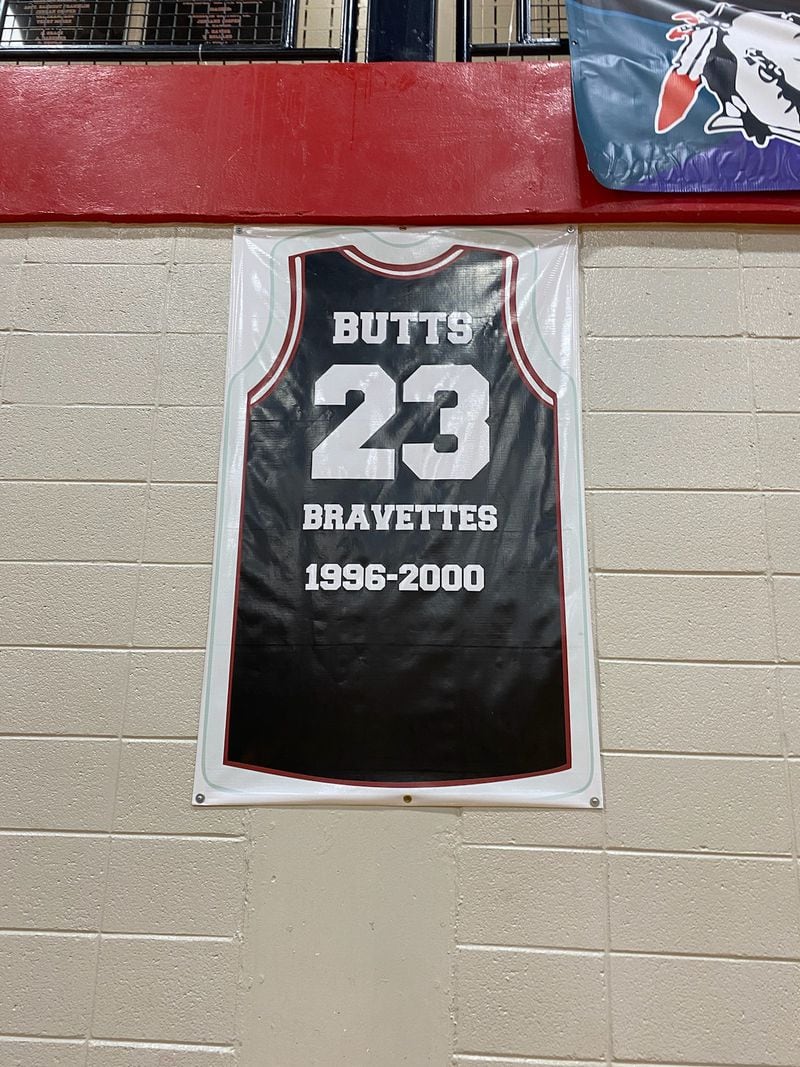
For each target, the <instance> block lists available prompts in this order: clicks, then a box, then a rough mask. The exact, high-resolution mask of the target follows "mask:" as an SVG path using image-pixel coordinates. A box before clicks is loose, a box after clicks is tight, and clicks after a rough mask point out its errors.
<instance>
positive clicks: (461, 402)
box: [311, 363, 489, 481]
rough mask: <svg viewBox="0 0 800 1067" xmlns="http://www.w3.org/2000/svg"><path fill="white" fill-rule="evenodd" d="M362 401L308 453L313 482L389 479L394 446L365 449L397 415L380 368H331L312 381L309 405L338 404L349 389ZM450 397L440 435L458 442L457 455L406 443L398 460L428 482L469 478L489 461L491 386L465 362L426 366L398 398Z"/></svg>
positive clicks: (370, 365) (390, 388)
mask: <svg viewBox="0 0 800 1067" xmlns="http://www.w3.org/2000/svg"><path fill="white" fill-rule="evenodd" d="M354 391H357V392H360V393H363V394H364V400H363V402H362V403H361V404H360V405H359V406H358V407H357V408H356V409H355V411H354V412H353V413H352V414H351V415H348V417H347V418H346V419H345V420H344V422H342V423H340V424H339V426H337V427H336V429H335V430H333V431H332V432H331V433H329V434H328V436H327V437H326V438H325V440H324V441H322V442H321V443H320V444H318V445H317V447H316V448H315V449H314V451H313V452H312V454H311V477H312V478H352V479H376V480H377V479H384V480H388V479H392V478H394V477H395V474H396V464H397V455H396V452H395V449H393V448H364V443H365V442H366V441H368V440H369V439H370V437H372V436H373V435H374V434H376V433H377V432H378V430H380V429H381V427H382V426H385V425H386V423H387V422H388V421H389V419H391V418H392V416H393V415H394V414H395V412H396V410H397V409H396V403H395V397H396V387H395V383H394V382H393V381H392V379H391V378H390V377H389V375H388V374H387V373H386V371H385V370H384V369H383V367H380V366H378V364H377V363H368V364H351V363H339V364H334V366H332V367H330V368H329V369H328V370H327V371H325V373H324V374H323V375H322V376H321V377H320V378H318V379H317V381H316V383H315V385H314V403H315V404H317V405H331V406H339V405H341V404H344V403H346V401H347V394H348V393H349V392H354ZM442 392H448V393H455V394H456V396H457V398H458V402H457V404H456V406H455V407H448V408H442V409H441V410H440V412H439V432H440V433H442V434H451V435H452V436H454V437H455V438H456V439H457V441H458V447H457V448H456V451H455V452H437V451H436V450H435V449H434V447H433V444H432V443H413V444H404V445H403V446H402V447H401V449H400V455H401V458H402V461H403V463H405V465H406V466H407V467H409V468H410V469H411V470H412V471H413V472H414V474H416V476H417V477H418V478H422V479H425V480H428V481H431V480H435V481H440V480H445V479H451V478H452V479H460V480H469V479H470V478H474V477H475V475H476V474H479V473H480V471H482V470H483V468H484V467H485V466H486V464H487V463H488V462H489V426H488V424H487V421H486V420H487V419H488V418H489V383H488V382H487V380H486V379H485V378H484V377H483V375H482V374H480V373H479V372H478V371H477V370H476V369H475V367H473V366H470V365H469V364H443V365H438V364H426V365H424V366H422V367H417V369H416V370H415V371H414V373H413V374H412V375H411V376H410V377H408V378H407V379H406V380H405V382H404V383H403V401H404V402H406V403H422V404H425V403H428V404H429V403H432V402H433V400H434V399H435V396H436V394H437V393H442Z"/></svg>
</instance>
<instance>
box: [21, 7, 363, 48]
mask: <svg viewBox="0 0 800 1067" xmlns="http://www.w3.org/2000/svg"><path fill="white" fill-rule="evenodd" d="M356 11H357V7H356V3H355V0H327V2H326V3H324V4H321V3H319V2H314V0H0V59H17V60H19V59H72V60H76V59H116V60H120V59H140V60H141V59H168V60H175V59H190V60H191V59H209V60H213V59H248V58H250V59H300V60H304V59H322V60H336V59H339V60H342V59H344V60H352V59H355V32H356Z"/></svg>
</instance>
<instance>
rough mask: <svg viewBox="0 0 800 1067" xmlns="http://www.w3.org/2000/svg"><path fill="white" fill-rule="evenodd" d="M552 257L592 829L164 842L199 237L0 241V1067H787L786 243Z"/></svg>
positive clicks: (209, 288) (792, 988)
mask: <svg viewBox="0 0 800 1067" xmlns="http://www.w3.org/2000/svg"><path fill="white" fill-rule="evenodd" d="M581 244H582V253H581V259H582V282H583V309H582V325H583V337H582V361H583V379H584V399H585V426H584V430H585V440H584V451H585V459H586V470H587V497H588V518H589V540H590V552H591V563H592V570H593V598H594V616H595V618H594V625H595V633H596V639H597V653H598V663H599V677H600V683H601V703H600V720H601V731H602V741H603V748H604V753H605V755H604V770H605V790H606V804H607V807H606V810H604V811H601V812H597V811H564V810H562V811H541V810H540V811H502V810H494V811H493V810H484V811H475V810H473V811H468V812H464V813H461V812H459V811H457V810H448V811H444V810H392V811H383V810H365V811H337V810H288V809H259V810H257V811H249V810H237V809H223V810H220V809H217V810H209V809H205V810H204V809H192V808H191V806H190V794H191V782H192V772H193V766H194V737H195V733H196V727H197V714H198V706H199V695H200V679H201V672H202V664H203V651H202V650H203V646H204V642H205V632H206V621H207V620H206V613H207V603H208V590H209V577H210V559H211V548H212V532H213V523H214V507H215V482H216V472H217V449H218V440H219V428H220V412H221V404H222V382H223V369H224V359H225V331H226V328H227V298H228V285H229V267H230V251H231V229H230V228H229V227H220V228H200V227H198V228H179V229H174V228H168V227H152V228H151V227H112V226H103V225H98V226H46V225H30V226H19V227H18V226H6V227H3V228H2V229H0V361H1V363H0V365H1V366H2V373H1V374H0V465H1V466H0V477H2V483H1V484H0V559H2V561H3V562H2V563H1V564H0V693H2V700H0V731H1V732H2V736H1V737H0V765H2V767H3V773H2V775H0V813H2V814H0V819H1V820H2V827H3V830H2V833H0V923H2V928H3V930H2V934H0V970H2V971H3V973H6V974H10V975H11V979H10V980H7V981H4V983H3V984H2V986H1V987H0V1020H2V1023H1V1024H0V1025H1V1026H2V1030H3V1034H2V1036H0V1063H2V1064H4V1065H6V1064H7V1065H9V1067H87V1065H88V1067H226V1065H228V1064H230V1065H231V1067H234V1065H237V1067H399V1065H401V1064H407V1065H409V1067H534V1065H535V1067H544V1065H548V1067H549V1065H556V1067H601V1065H605V1067H612V1065H619V1064H623V1063H624V1064H626V1065H633V1064H635V1065H639V1067H644V1065H654V1064H656V1065H681V1067H699V1065H704V1067H707V1065H715V1067H764V1065H769V1067H796V1064H797V1063H798V1062H800V1023H798V1019H800V880H799V877H798V875H799V871H798V839H797V824H798V822H800V725H798V713H797V709H798V706H800V547H798V546H799V545H800V540H799V539H798V536H797V531H798V528H800V466H798V461H797V457H798V450H799V449H800V359H798V354H797V353H798V347H797V344H798V342H797V338H798V332H800V331H798V321H797V314H796V308H797V301H796V294H797V292H798V288H799V287H800V246H798V242H797V237H796V231H793V230H789V229H786V230H782V229H777V228H775V229H768V228H763V227H762V228H752V229H739V230H730V229H715V228H697V227H695V228H692V229H689V228H660V227H648V228H635V227H632V228H621V229H608V228H599V227H598V228H585V229H583V231H582V234H581Z"/></svg>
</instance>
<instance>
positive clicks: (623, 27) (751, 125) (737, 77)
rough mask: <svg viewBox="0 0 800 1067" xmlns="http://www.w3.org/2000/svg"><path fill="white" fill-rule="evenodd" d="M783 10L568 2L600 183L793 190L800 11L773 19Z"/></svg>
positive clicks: (660, 0) (676, 1) (577, 85)
mask: <svg viewBox="0 0 800 1067" xmlns="http://www.w3.org/2000/svg"><path fill="white" fill-rule="evenodd" d="M780 2H781V0H754V2H753V3H750V4H749V5H748V6H747V7H746V8H745V7H741V6H735V5H733V4H728V3H713V2H710V0H690V2H689V4H688V5H686V4H685V3H683V2H681V0H567V11H568V17H569V26H570V39H571V44H572V82H573V92H574V97H575V108H576V111H577V116H578V126H579V129H580V133H581V138H582V140H583V143H584V146H585V148H586V153H587V156H588V159H589V166H590V168H591V171H592V173H593V174H594V176H595V177H596V178H597V180H598V181H599V182H601V183H602V184H603V185H605V186H607V187H609V188H611V189H628V190H631V191H636V192H750V191H760V192H766V191H774V190H779V189H798V188H800V3H798V2H796V0H795V2H794V3H790V4H785V7H786V8H787V9H786V10H781V11H776V10H773V8H774V7H775V5H776V3H780ZM768 9H769V10H768Z"/></svg>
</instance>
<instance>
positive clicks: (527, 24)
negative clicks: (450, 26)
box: [456, 0, 569, 60]
mask: <svg viewBox="0 0 800 1067" xmlns="http://www.w3.org/2000/svg"><path fill="white" fill-rule="evenodd" d="M456 18H457V30H456V57H457V58H458V59H460V60H470V59H492V60H502V59H526V58H540V59H551V58H556V57H559V56H566V55H568V54H569V37H568V34H567V17H566V12H565V10H564V4H563V0H562V2H559V0H457V8H456Z"/></svg>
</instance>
